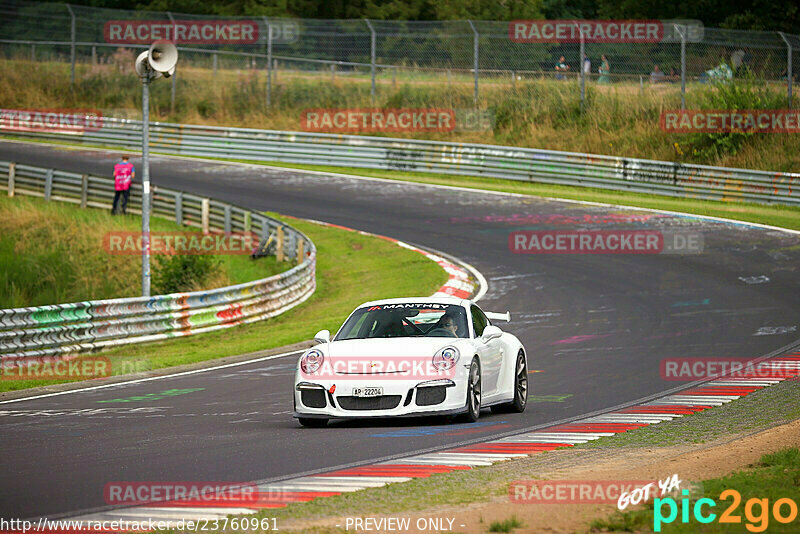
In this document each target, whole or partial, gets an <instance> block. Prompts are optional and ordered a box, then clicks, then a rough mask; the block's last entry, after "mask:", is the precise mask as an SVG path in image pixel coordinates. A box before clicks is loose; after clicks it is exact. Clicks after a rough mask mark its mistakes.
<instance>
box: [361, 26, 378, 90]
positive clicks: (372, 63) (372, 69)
mask: <svg viewBox="0 0 800 534" xmlns="http://www.w3.org/2000/svg"><path fill="white" fill-rule="evenodd" d="M364 22H366V23H367V27H368V28H369V33H370V77H371V78H372V89H371V91H370V95H371V96H372V105H373V106H374V105H375V53H376V50H375V49H376V45H377V39H376V34H375V28H373V27H372V23H371V22H370V21H369V19H364Z"/></svg>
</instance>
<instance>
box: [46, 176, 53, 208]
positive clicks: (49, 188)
mask: <svg viewBox="0 0 800 534" xmlns="http://www.w3.org/2000/svg"><path fill="white" fill-rule="evenodd" d="M52 194H53V169H47V173H46V174H45V175H44V199H45V200H50V196H51V195H52Z"/></svg>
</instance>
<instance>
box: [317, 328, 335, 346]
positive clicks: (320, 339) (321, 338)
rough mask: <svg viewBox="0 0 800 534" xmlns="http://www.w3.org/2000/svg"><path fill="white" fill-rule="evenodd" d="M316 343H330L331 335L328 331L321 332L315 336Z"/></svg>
mask: <svg viewBox="0 0 800 534" xmlns="http://www.w3.org/2000/svg"><path fill="white" fill-rule="evenodd" d="M314 341H316V342H317V343H330V342H331V333H330V331H328V330H320V331H319V332H317V333H316V335H315V336H314Z"/></svg>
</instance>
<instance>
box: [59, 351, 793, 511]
mask: <svg viewBox="0 0 800 534" xmlns="http://www.w3.org/2000/svg"><path fill="white" fill-rule="evenodd" d="M760 366H761V367H760V369H769V370H770V371H767V372H763V373H760V376H759V377H758V378H729V377H725V378H719V379H716V380H712V381H710V382H706V383H704V384H702V385H700V386H696V387H692V388H690V389H686V390H684V391H680V392H678V393H674V394H672V395H667V396H665V397H662V398H660V399H657V400H653V401H650V402H646V403H643V404H641V405H636V406H629V407H627V408H623V409H621V410H617V411H613V412H609V413H605V414H602V415H597V416H592V417H587V418H585V419H580V420H577V421H572V422H570V423H566V424H560V425H555V426H552V427H548V428H543V429H539V430H535V431H533V432H528V433H525V434H519V435H515V436H509V437H505V438H502V439H497V440H492V441H487V442H483V443H476V444H472V445H466V446H461V447H457V448H453V449H448V450H444V451H439V452H432V453H425V454H419V455H416V456H410V457H406V458H402V459H398V460H391V461H388V462H381V463H376V464H371V465H362V466H358V467H350V468H345V469H339V470H336V471H331V472H328V473H321V474H316V475H311V476H305V477H300V478H295V479H291V480H285V481H281V482H277V483H272V484H260V485H259V486H258V493H257V496H256V498H255V499H249V500H247V501H227V502H225V503H221V502H220V501H219V500H216V501H214V502H213V503H210V504H208V503H204V502H194V501H181V502H173V503H160V505H159V506H142V507H136V508H127V509H121V510H113V511H108V512H102V513H95V514H90V515H84V516H81V517H76V518H74V519H75V520H80V519H83V520H90V521H103V520H115V519H116V520H119V519H124V520H129V521H142V520H147V519H150V518H153V519H157V520H163V521H172V522H175V523H177V522H178V521H180V520H184V521H189V520H194V521H197V520H214V519H223V518H225V517H227V516H229V515H243V514H254V513H256V512H257V511H259V510H261V509H265V508H283V507H286V506H289V505H290V504H292V503H297V502H308V501H313V500H315V499H320V498H325V497H331V496H335V495H341V494H343V493H349V492H353V491H359V490H363V489H367V488H378V487H382V486H385V485H387V484H392V483H397V482H406V481H408V480H411V479H414V478H424V477H430V476H432V475H435V474H439V473H450V472H453V471H465V470H469V469H472V468H473V467H477V466H488V465H492V464H494V463H496V462H501V461H505V460H511V459H514V458H521V457H526V456H530V455H532V454H536V453H540V452H544V451H552V450H554V449H558V448H561V447H573V446H575V445H578V444H580V443H586V442H589V441H592V440H596V439H600V438H602V437H604V436H613V435H614V434H619V433H621V432H627V431H628V430H634V429H637V428H642V427H646V426H649V425H654V424H658V423H660V422H662V421H668V420H671V419H675V418H677V417H682V416H684V415H689V414H692V413H696V412H701V411H703V410H708V409H710V408H713V407H715V406H721V405H723V404H725V403H728V402H731V401H733V400H735V399H738V398H740V397H744V396H745V395H749V394H750V393H753V392H754V391H758V390H760V389H763V388H765V387H768V386H771V385H774V384H777V383H779V382H782V381H784V380H787V379H792V378H797V377H800V352H795V353H792V354H787V355H785V356H780V357H776V358H772V359H770V360H767V361H765V362H762V363H760Z"/></svg>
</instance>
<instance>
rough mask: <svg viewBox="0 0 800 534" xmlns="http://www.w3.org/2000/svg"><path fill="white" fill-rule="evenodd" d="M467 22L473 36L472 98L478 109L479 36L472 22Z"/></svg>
mask: <svg viewBox="0 0 800 534" xmlns="http://www.w3.org/2000/svg"><path fill="white" fill-rule="evenodd" d="M467 22H469V25H470V27H471V28H472V33H473V34H474V37H473V45H472V46H473V51H472V52H473V58H474V65H473V69H474V71H475V96H474V100H475V107H478V39H479V38H480V35H479V34H478V30H477V28H475V25H474V24H473V23H472V21H471V20H467Z"/></svg>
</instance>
